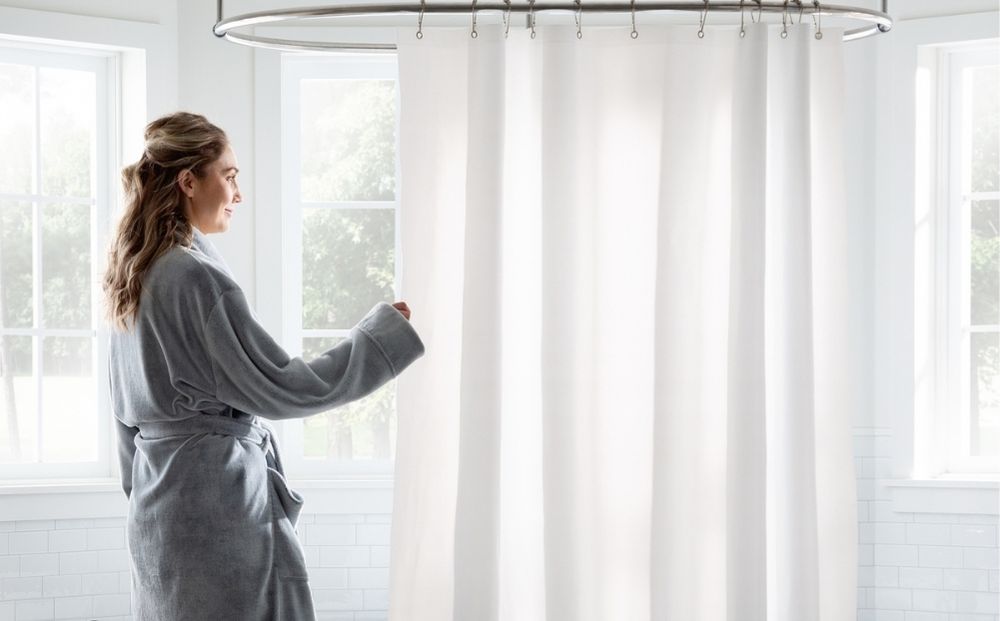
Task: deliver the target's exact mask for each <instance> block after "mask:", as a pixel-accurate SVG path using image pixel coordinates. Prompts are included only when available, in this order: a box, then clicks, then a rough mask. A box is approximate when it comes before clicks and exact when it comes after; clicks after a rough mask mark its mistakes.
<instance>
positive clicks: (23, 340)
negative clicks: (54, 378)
mask: <svg viewBox="0 0 1000 621" xmlns="http://www.w3.org/2000/svg"><path fill="white" fill-rule="evenodd" d="M31 341H32V337H30V336H0V368H2V371H0V412H3V422H2V423H0V424H2V425H3V426H2V427H0V463H2V462H6V463H22V462H33V461H37V460H38V403H37V398H36V397H37V391H36V389H35V376H34V374H33V373H32V369H31V354H32V343H31Z"/></svg>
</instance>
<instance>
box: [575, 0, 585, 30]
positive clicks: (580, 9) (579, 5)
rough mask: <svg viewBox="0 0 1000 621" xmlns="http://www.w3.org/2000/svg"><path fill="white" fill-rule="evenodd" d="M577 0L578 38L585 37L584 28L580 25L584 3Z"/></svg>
mask: <svg viewBox="0 0 1000 621" xmlns="http://www.w3.org/2000/svg"><path fill="white" fill-rule="evenodd" d="M575 2H576V38H577V39H582V38H583V28H582V27H581V26H580V18H581V17H582V16H583V15H582V14H583V3H582V2H580V0H575Z"/></svg>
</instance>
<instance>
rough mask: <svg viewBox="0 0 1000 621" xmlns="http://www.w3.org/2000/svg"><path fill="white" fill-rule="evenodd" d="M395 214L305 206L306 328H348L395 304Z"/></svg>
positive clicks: (383, 211) (303, 313) (383, 210)
mask: <svg viewBox="0 0 1000 621" xmlns="http://www.w3.org/2000/svg"><path fill="white" fill-rule="evenodd" d="M395 229H396V212H395V210H393V209H329V208H320V207H312V208H305V209H303V210H302V238H303V239H302V327H303V328H305V329H307V330H308V329H336V328H341V329H346V328H350V327H352V326H354V324H356V323H357V322H358V321H360V320H361V318H362V317H364V316H365V315H366V314H367V313H368V311H370V310H371V309H372V306H374V305H375V304H377V303H378V302H380V301H386V302H392V301H394V300H393V299H392V297H393V295H394V285H393V281H394V274H395V263H394V261H395V258H394V253H395V238H396V237H395V236H396V233H395Z"/></svg>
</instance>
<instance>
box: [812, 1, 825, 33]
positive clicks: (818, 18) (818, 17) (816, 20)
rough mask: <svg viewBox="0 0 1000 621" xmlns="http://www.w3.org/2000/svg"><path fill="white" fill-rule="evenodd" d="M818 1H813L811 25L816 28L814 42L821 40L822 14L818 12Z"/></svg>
mask: <svg viewBox="0 0 1000 621" xmlns="http://www.w3.org/2000/svg"><path fill="white" fill-rule="evenodd" d="M819 11H820V7H819V0H813V24H815V26H816V34H814V35H813V36H814V37H816V40H817V41H819V40H820V39H822V38H823V14H822V13H820V12H819Z"/></svg>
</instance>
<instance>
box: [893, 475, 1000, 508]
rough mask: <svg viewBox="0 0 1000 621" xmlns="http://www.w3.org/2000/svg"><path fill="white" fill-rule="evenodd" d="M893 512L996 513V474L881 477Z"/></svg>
mask: <svg viewBox="0 0 1000 621" xmlns="http://www.w3.org/2000/svg"><path fill="white" fill-rule="evenodd" d="M881 484H882V485H884V486H885V487H886V488H887V489H888V491H889V494H890V497H891V499H892V510H893V511H895V512H897V513H947V514H977V515H1000V480H998V479H997V478H996V475H992V476H988V475H983V476H980V475H943V476H941V477H938V478H934V479H885V480H883V481H881Z"/></svg>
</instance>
